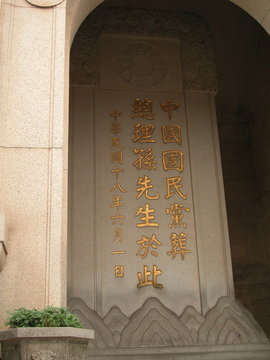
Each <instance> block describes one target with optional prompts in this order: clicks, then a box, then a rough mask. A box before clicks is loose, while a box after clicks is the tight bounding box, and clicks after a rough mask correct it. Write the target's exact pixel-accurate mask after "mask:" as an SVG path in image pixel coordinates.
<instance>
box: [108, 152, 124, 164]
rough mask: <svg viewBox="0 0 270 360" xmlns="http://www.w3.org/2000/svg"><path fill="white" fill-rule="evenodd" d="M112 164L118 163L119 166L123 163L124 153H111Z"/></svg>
mask: <svg viewBox="0 0 270 360" xmlns="http://www.w3.org/2000/svg"><path fill="white" fill-rule="evenodd" d="M111 161H112V163H115V162H118V163H119V164H122V163H123V151H115V152H112V153H111Z"/></svg>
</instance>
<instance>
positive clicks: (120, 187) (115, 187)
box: [111, 183, 127, 193]
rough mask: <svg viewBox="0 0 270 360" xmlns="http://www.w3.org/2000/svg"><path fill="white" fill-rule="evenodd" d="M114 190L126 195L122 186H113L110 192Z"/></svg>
mask: <svg viewBox="0 0 270 360" xmlns="http://www.w3.org/2000/svg"><path fill="white" fill-rule="evenodd" d="M116 189H118V190H119V191H121V192H122V193H126V192H127V191H126V190H125V189H124V188H123V186H122V185H121V184H119V183H117V184H115V185H114V186H113V187H112V188H111V191H115V190H116Z"/></svg>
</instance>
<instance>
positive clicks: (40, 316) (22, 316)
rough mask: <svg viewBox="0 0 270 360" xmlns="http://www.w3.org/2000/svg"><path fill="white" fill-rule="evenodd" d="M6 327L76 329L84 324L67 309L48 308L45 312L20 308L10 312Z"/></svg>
mask: <svg viewBox="0 0 270 360" xmlns="http://www.w3.org/2000/svg"><path fill="white" fill-rule="evenodd" d="M8 314H9V317H8V319H7V321H6V325H7V326H9V327H11V328H18V327H68V326H70V327H76V328H81V327H82V324H81V322H80V320H79V319H78V317H77V316H76V315H74V314H72V313H71V312H70V311H69V310H68V309H66V308H58V307H52V306H48V307H46V308H45V309H43V310H36V309H31V310H29V309H25V308H20V309H16V310H14V311H12V312H9V313H8Z"/></svg>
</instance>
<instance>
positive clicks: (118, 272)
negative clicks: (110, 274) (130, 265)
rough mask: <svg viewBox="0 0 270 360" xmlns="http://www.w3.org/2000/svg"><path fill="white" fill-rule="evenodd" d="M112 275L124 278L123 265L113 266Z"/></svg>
mask: <svg viewBox="0 0 270 360" xmlns="http://www.w3.org/2000/svg"><path fill="white" fill-rule="evenodd" d="M114 273H115V276H116V277H123V276H124V265H115V267H114Z"/></svg>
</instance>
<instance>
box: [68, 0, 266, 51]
mask: <svg viewBox="0 0 270 360" xmlns="http://www.w3.org/2000/svg"><path fill="white" fill-rule="evenodd" d="M103 1H104V0H93V1H88V0H77V1H73V0H67V5H66V6H67V36H68V38H69V41H70V42H69V44H71V43H72V40H73V37H74V36H75V34H76V31H77V30H78V28H79V26H80V25H81V23H82V22H83V20H84V19H85V18H86V16H87V15H88V14H89V13H90V12H91V11H92V10H93V9H94V8H95V7H97V6H98V5H99V4H101V3H102V2H103ZM229 1H231V2H232V3H234V4H236V5H237V6H239V7H240V8H242V9H243V10H244V11H246V12H247V13H248V14H249V15H251V16H252V17H253V18H254V19H255V20H256V21H257V22H258V23H259V24H260V25H261V26H263V27H264V28H265V30H266V31H267V32H268V34H269V33H270V3H269V2H267V1H264V0H257V1H254V0H229Z"/></svg>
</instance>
